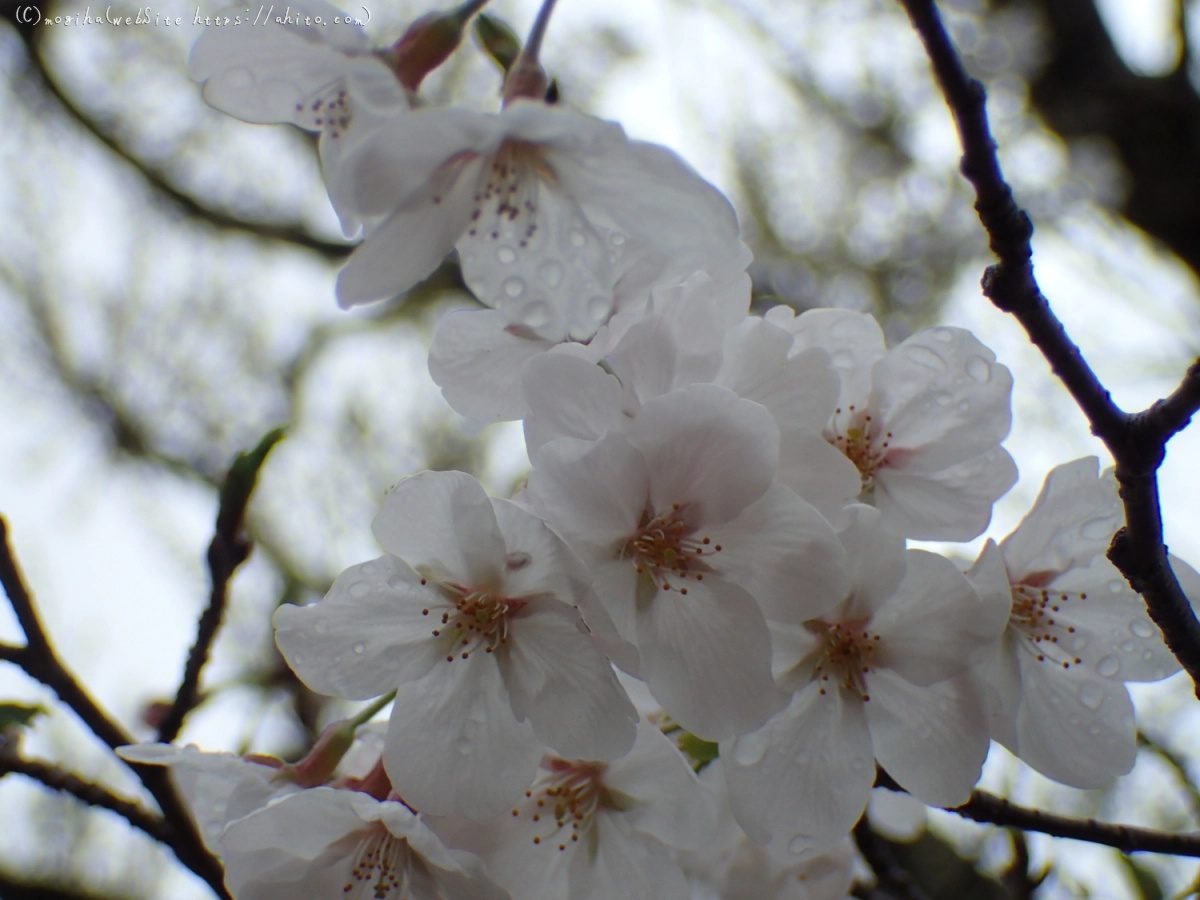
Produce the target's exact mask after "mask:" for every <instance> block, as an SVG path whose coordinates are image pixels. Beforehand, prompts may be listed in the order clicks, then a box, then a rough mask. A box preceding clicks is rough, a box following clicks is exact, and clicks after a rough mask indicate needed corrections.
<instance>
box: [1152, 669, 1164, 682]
mask: <svg viewBox="0 0 1200 900" xmlns="http://www.w3.org/2000/svg"><path fill="white" fill-rule="evenodd" d="M1150 674H1151V675H1152V676H1153V677H1154V680H1155V681H1162V680H1163V679H1164V678H1166V677H1167V673H1166V672H1164V671H1163V670H1162V669H1155V670H1154V671H1153V672H1151V673H1150Z"/></svg>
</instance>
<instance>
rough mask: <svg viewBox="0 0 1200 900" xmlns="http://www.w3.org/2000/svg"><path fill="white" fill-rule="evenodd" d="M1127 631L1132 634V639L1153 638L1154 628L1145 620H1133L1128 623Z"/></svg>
mask: <svg viewBox="0 0 1200 900" xmlns="http://www.w3.org/2000/svg"><path fill="white" fill-rule="evenodd" d="M1129 630H1130V631H1132V632H1133V635H1134V637H1140V638H1148V637H1154V626H1153V625H1151V624H1150V623H1149V622H1147V621H1146V620H1145V619H1134V620H1133V621H1132V622H1130V623H1129Z"/></svg>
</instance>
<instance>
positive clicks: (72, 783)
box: [0, 753, 176, 846]
mask: <svg viewBox="0 0 1200 900" xmlns="http://www.w3.org/2000/svg"><path fill="white" fill-rule="evenodd" d="M10 773H13V774H16V775H24V776H25V777H26V778H30V779H32V780H34V781H36V782H38V783H39V784H42V785H45V786H46V787H48V788H51V789H52V790H56V791H59V792H61V793H64V794H70V795H71V796H72V797H75V798H76V799H78V800H82V801H83V802H84V803H86V804H87V805H88V806H95V807H99V808H100V809H107V810H109V811H110V812H114V813H116V814H117V815H118V816H120V817H121V818H123V819H125V820H126V821H127V822H128V823H129V824H130V825H132V826H133V827H134V828H138V829H140V830H141V831H144V832H145V833H146V834H148V835H149V836H150V837H152V838H154V839H155V840H156V841H160V842H162V843H164V844H166V845H168V846H170V845H171V844H173V843H174V842H175V837H176V836H175V833H174V831H173V830H172V829H171V826H170V825H168V824H167V822H166V820H164V819H163V818H162V817H161V816H156V815H155V814H154V813H152V812H150V811H148V810H146V809H143V808H142V807H141V806H140V805H138V804H137V803H134V802H133V801H131V800H122V799H121V798H120V797H117V796H116V795H114V794H112V793H111V792H110V791H109V790H108V789H107V788H105V787H102V786H101V785H98V784H93V783H92V782H90V781H84V780H83V779H82V778H80V777H79V776H78V775H75V774H73V773H71V772H68V771H67V770H66V769H63V768H61V767H59V766H54V765H50V764H48V763H44V762H41V761H39V760H33V759H22V758H21V757H19V756H17V755H16V754H15V753H0V777H3V776H4V775H8V774H10Z"/></svg>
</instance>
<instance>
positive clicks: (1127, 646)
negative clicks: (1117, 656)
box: [1121, 641, 1133, 653]
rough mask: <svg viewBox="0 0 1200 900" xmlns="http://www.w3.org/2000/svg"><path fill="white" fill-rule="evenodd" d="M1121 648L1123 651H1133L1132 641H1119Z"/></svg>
mask: <svg viewBox="0 0 1200 900" xmlns="http://www.w3.org/2000/svg"><path fill="white" fill-rule="evenodd" d="M1121 650H1122V651H1123V652H1125V653H1132V652H1133V641H1121Z"/></svg>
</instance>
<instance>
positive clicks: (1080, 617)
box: [968, 456, 1194, 788]
mask: <svg viewBox="0 0 1200 900" xmlns="http://www.w3.org/2000/svg"><path fill="white" fill-rule="evenodd" d="M1098 468H1099V461H1098V460H1097V459H1096V457H1094V456H1089V457H1085V458H1083V459H1077V460H1075V461H1074V462H1070V463H1065V464H1063V465H1061V466H1058V467H1056V468H1055V469H1053V470H1052V471H1051V472H1050V473H1049V474H1048V475H1047V476H1046V481H1045V484H1044V485H1043V487H1042V491H1041V493H1040V494H1039V495H1038V498H1037V501H1036V502H1035V503H1034V505H1033V508H1032V509H1031V510H1030V511H1029V514H1028V515H1027V516H1026V517H1025V518H1024V519H1023V520H1022V521H1021V524H1020V525H1018V526H1017V528H1016V529H1015V530H1014V531H1013V532H1012V534H1010V535H1009V536H1008V537H1006V538H1005V539H1004V540H1003V541H1001V542H1000V544H999V546H997V545H996V544H995V543H994V542H992V541H989V542H988V543H987V545H986V546H985V547H984V549H983V551H982V553H981V554H980V556H979V559H978V560H977V561H976V563H975V565H974V566H973V567H972V569H971V571H970V572H969V573H968V576H969V577H970V578H971V579H972V580H973V581H974V583H975V585H976V587H977V588H978V589H979V591H980V592H981V593H985V592H992V593H994V594H995V595H996V596H997V597H998V601H997V602H1000V603H1004V602H1007V603H1008V604H1009V606H1010V608H1011V611H1010V613H1009V619H1008V627H1007V628H1006V629H1005V631H1004V635H1003V637H1002V639H1001V641H1000V643H999V645H998V646H997V648H996V651H995V653H994V656H993V658H992V659H991V660H990V661H989V663H988V665H987V666H986V667H984V668H982V669H981V676H982V677H983V678H985V679H986V682H987V684H988V686H989V688H990V690H989V691H988V696H989V699H990V708H991V730H992V737H993V738H994V739H995V740H997V741H999V742H1000V743H1001V744H1003V745H1004V746H1005V747H1007V748H1008V749H1009V750H1011V751H1012V752H1013V753H1015V754H1016V755H1017V756H1019V757H1020V758H1021V759H1022V760H1024V761H1025V762H1026V763H1028V764H1029V765H1031V766H1032V767H1033V768H1035V769H1037V770H1038V771H1039V772H1041V773H1043V774H1044V775H1047V776H1048V777H1050V778H1053V779H1054V780H1055V781H1058V782H1061V783H1062V784H1068V785H1072V786H1073V787H1080V788H1094V787H1100V786H1101V785H1103V784H1105V783H1107V782H1108V781H1109V780H1111V779H1112V778H1113V777H1115V776H1117V775H1122V774H1124V773H1125V772H1128V771H1129V769H1130V768H1131V767H1132V766H1133V762H1134V757H1135V755H1136V753H1137V744H1136V740H1135V735H1134V719H1133V704H1132V702H1131V701H1130V698H1129V692H1128V691H1127V690H1126V689H1125V686H1124V684H1123V682H1126V681H1158V680H1160V679H1162V678H1165V677H1167V676H1168V675H1171V674H1172V673H1174V672H1176V671H1178V670H1179V663H1178V661H1177V660H1176V659H1175V657H1174V656H1172V654H1171V652H1170V651H1169V650H1168V649H1167V648H1166V646H1165V645H1164V644H1163V640H1162V634H1161V633H1160V632H1159V630H1158V627H1157V626H1156V625H1155V624H1154V623H1153V622H1152V621H1151V620H1150V618H1149V616H1147V614H1146V607H1145V604H1144V603H1143V602H1142V600H1141V598H1140V597H1139V596H1138V595H1137V594H1136V593H1134V591H1133V590H1132V589H1131V588H1130V587H1129V584H1128V583H1127V582H1126V581H1125V579H1124V578H1123V577H1122V576H1121V574H1120V573H1119V572H1118V571H1117V569H1116V568H1115V567H1114V566H1113V565H1112V563H1110V562H1109V561H1108V559H1107V558H1106V557H1105V551H1106V550H1107V549H1108V545H1109V542H1110V540H1111V539H1112V536H1113V534H1114V532H1115V531H1116V530H1117V528H1118V527H1120V525H1121V524H1122V523H1123V522H1124V513H1123V511H1122V508H1121V502H1120V500H1119V498H1118V496H1117V484H1116V480H1115V479H1114V477H1113V472H1112V470H1111V469H1108V470H1106V471H1105V472H1104V473H1103V474H1100V475H1098V474H1097V471H1098ZM1173 564H1174V565H1175V568H1176V570H1177V571H1181V572H1184V573H1186V575H1185V578H1184V580H1185V583H1188V582H1190V579H1191V577H1193V576H1194V572H1192V571H1191V569H1190V567H1187V566H1186V564H1185V563H1182V562H1181V561H1178V560H1173Z"/></svg>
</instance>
